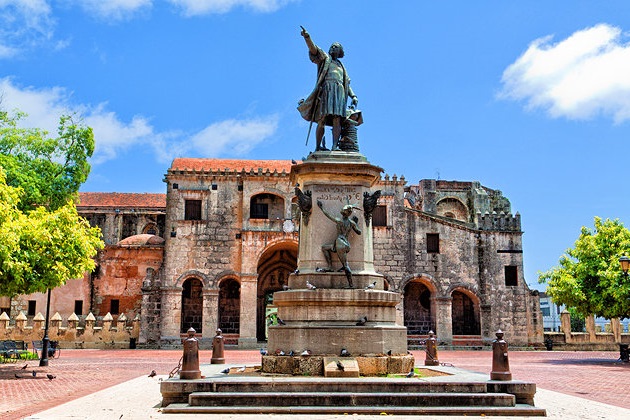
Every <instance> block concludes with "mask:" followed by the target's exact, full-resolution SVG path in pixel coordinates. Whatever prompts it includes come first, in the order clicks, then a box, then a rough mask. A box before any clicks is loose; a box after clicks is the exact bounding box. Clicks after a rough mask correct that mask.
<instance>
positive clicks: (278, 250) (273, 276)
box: [256, 239, 298, 341]
mask: <svg viewBox="0 0 630 420" xmlns="http://www.w3.org/2000/svg"><path fill="white" fill-rule="evenodd" d="M297 254H298V244H297V242H296V241H294V240H286V239H285V240H279V241H275V242H274V243H272V244H270V245H268V246H267V247H266V248H265V249H264V250H263V251H262V252H261V253H260V255H259V256H258V265H257V269H256V271H257V273H258V283H257V294H256V337H257V339H258V340H259V341H264V340H266V339H267V318H268V317H269V316H270V315H271V314H272V313H275V308H274V306H273V293H275V292H278V291H280V290H282V289H283V286H284V285H288V282H289V275H290V274H291V273H292V272H293V271H295V269H296V268H297Z"/></svg>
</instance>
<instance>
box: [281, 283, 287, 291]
mask: <svg viewBox="0 0 630 420" xmlns="http://www.w3.org/2000/svg"><path fill="white" fill-rule="evenodd" d="M282 290H284V291H285V292H286V291H287V290H289V286H288V285H286V284H283V285H282Z"/></svg>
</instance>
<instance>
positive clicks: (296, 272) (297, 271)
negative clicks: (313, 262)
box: [293, 268, 300, 276]
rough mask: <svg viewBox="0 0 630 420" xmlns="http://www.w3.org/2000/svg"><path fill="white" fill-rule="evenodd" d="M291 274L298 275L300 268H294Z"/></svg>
mask: <svg viewBox="0 0 630 420" xmlns="http://www.w3.org/2000/svg"><path fill="white" fill-rule="evenodd" d="M293 274H295V275H296V276H299V275H300V269H299V268H296V269H295V271H294V272H293Z"/></svg>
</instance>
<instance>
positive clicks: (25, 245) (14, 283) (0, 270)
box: [0, 168, 103, 296]
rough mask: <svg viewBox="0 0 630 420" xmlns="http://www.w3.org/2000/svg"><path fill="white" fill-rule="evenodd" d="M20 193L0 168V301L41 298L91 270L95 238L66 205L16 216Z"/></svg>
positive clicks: (96, 232)
mask: <svg viewBox="0 0 630 420" xmlns="http://www.w3.org/2000/svg"><path fill="white" fill-rule="evenodd" d="M21 195H22V191H21V189H20V188H14V187H11V186H8V185H7V184H6V182H5V176H4V172H3V171H2V168H0V212H1V213H0V295H3V296H15V295H19V294H30V293H34V292H45V291H46V290H47V289H54V288H55V287H58V286H61V285H62V284H64V283H65V282H66V281H67V280H69V279H73V278H80V277H82V276H83V273H84V272H86V271H91V270H93V269H94V266H95V262H94V260H93V257H94V256H95V255H96V254H97V252H98V250H99V249H101V248H102V247H103V242H102V241H101V239H100V238H101V232H100V229H98V228H92V227H90V225H89V223H88V222H87V221H86V220H85V219H83V218H82V217H80V216H79V215H78V213H77V210H76V207H75V206H74V204H73V203H72V202H68V203H67V204H66V205H65V206H62V207H60V208H58V209H56V210H54V211H49V210H47V209H45V208H44V207H38V208H36V209H34V210H29V211H27V212H22V211H20V209H19V208H18V207H19V198H20V196H21Z"/></svg>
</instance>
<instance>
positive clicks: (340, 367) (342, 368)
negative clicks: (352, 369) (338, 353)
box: [337, 360, 345, 370]
mask: <svg viewBox="0 0 630 420" xmlns="http://www.w3.org/2000/svg"><path fill="white" fill-rule="evenodd" d="M337 369H339V370H345V368H344V367H343V364H342V363H341V362H340V361H339V360H337Z"/></svg>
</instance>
